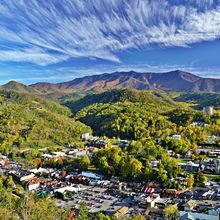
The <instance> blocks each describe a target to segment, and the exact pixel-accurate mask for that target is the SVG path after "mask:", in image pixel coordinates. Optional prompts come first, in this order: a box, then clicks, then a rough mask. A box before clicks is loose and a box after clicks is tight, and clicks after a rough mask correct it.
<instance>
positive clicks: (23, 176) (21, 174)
mask: <svg viewBox="0 0 220 220" xmlns="http://www.w3.org/2000/svg"><path fill="white" fill-rule="evenodd" d="M9 174H11V175H12V176H13V178H14V179H15V180H16V181H18V182H22V181H28V180H30V179H32V178H33V177H35V175H34V174H33V173H31V172H30V171H28V170H17V171H12V172H10V173H9Z"/></svg>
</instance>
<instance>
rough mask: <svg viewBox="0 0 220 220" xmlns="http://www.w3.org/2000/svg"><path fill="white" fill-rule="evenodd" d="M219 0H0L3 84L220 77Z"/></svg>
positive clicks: (0, 46)
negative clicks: (112, 76)
mask: <svg viewBox="0 0 220 220" xmlns="http://www.w3.org/2000/svg"><path fill="white" fill-rule="evenodd" d="M219 56H220V0H59V1H57V0H46V1H45V0H0V84H4V83H6V82H7V81H9V80H17V81H19V82H23V83H26V84H31V83H34V82H39V81H41V82H42V81H45V82H62V81H68V80H71V79H74V78H76V77H81V76H84V75H91V74H99V73H103V72H113V71H126V70H136V71H140V72H145V71H154V72H165V71H169V70H174V69H182V70H185V71H190V72H192V73H195V74H197V75H200V76H206V77H215V78H220V62H219Z"/></svg>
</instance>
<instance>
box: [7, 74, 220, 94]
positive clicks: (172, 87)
mask: <svg viewBox="0 0 220 220" xmlns="http://www.w3.org/2000/svg"><path fill="white" fill-rule="evenodd" d="M3 88H4V89H10V90H15V91H24V92H25V91H26V92H31V93H33V92H40V93H41V94H50V93H54V92H59V93H75V92H103V91H107V90H111V89H121V88H130V89H137V90H158V91H178V92H216V93H219V92H220V79H212V78H202V77H199V76H196V75H194V74H192V73H189V72H184V71H181V70H175V71H170V72H165V73H152V72H146V73H139V72H135V71H129V72H114V73H104V74H100V75H92V76H85V77H81V78H76V79H74V80H71V81H68V82H63V83H43V82H40V83H36V84H33V85H30V86H25V85H23V86H22V84H16V82H9V83H7V84H6V85H3Z"/></svg>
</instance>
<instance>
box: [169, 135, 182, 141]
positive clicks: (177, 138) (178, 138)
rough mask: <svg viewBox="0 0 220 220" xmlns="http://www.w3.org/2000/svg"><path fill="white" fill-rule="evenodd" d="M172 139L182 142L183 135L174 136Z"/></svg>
mask: <svg viewBox="0 0 220 220" xmlns="http://www.w3.org/2000/svg"><path fill="white" fill-rule="evenodd" d="M171 139H172V140H181V135H179V134H175V135H172V137H171Z"/></svg>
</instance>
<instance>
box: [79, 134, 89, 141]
mask: <svg viewBox="0 0 220 220" xmlns="http://www.w3.org/2000/svg"><path fill="white" fill-rule="evenodd" d="M81 138H82V139H83V140H89V138H90V134H89V132H85V133H83V134H82V136H81Z"/></svg>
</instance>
